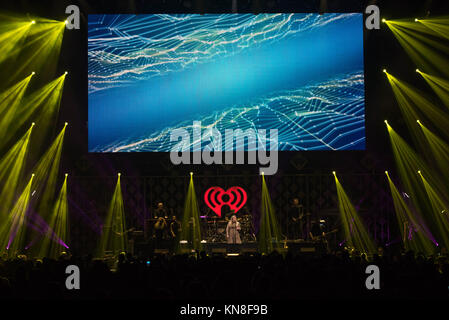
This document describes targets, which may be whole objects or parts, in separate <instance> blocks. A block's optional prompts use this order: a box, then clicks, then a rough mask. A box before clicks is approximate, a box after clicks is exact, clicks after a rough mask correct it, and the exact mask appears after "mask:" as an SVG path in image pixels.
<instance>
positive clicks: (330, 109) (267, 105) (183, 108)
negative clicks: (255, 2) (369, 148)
mask: <svg viewBox="0 0 449 320" xmlns="http://www.w3.org/2000/svg"><path fill="white" fill-rule="evenodd" d="M88 65H89V73H88V82H89V84H88V87H89V89H88V90H89V111H88V130H89V134H88V135H89V151H90V152H169V151H171V149H172V147H173V146H174V145H175V144H176V142H171V141H170V132H171V131H172V130H173V129H176V128H185V129H187V130H188V131H189V132H192V126H193V122H194V121H201V125H202V127H203V128H204V129H206V128H211V127H215V128H217V129H218V130H219V131H220V132H221V133H222V134H224V132H225V130H226V129H241V130H246V129H249V128H251V129H255V130H259V129H265V130H267V131H268V130H270V129H277V130H278V141H279V144H278V150H281V151H299V150H363V149H365V86H364V61H363V17H362V14H323V15H319V14H259V15H253V14H205V15H194V14H187V15H185V14H173V15H168V14H161V15H155V14H152V15H89V28H88ZM256 132H257V131H256ZM223 141H224V139H223ZM193 143H195V142H192V144H193ZM223 144H224V142H223ZM191 147H192V146H186V150H187V149H189V150H193V149H191ZM202 147H203V148H204V146H202ZM223 150H224V145H223Z"/></svg>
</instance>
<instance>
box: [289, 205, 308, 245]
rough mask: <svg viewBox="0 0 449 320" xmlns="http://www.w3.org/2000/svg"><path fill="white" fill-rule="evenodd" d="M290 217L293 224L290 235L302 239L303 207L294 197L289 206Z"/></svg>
mask: <svg viewBox="0 0 449 320" xmlns="http://www.w3.org/2000/svg"><path fill="white" fill-rule="evenodd" d="M290 217H291V218H292V220H293V222H295V224H294V228H293V232H292V236H293V238H294V239H298V238H299V239H304V238H305V237H304V207H303V206H302V204H300V203H299V199H298V198H294V199H293V201H292V206H291V207H290Z"/></svg>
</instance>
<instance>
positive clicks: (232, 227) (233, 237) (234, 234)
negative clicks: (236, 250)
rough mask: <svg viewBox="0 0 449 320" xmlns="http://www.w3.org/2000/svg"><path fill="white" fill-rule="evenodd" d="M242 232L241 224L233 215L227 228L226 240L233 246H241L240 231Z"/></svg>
mask: <svg viewBox="0 0 449 320" xmlns="http://www.w3.org/2000/svg"><path fill="white" fill-rule="evenodd" d="M240 230H241V227H240V222H238V221H237V217H236V216H235V215H233V216H232V217H231V220H229V222H228V225H227V227H226V239H227V240H228V243H231V244H241V243H242V240H240V234H239V231H240Z"/></svg>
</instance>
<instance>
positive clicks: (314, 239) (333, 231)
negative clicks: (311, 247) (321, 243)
mask: <svg viewBox="0 0 449 320" xmlns="http://www.w3.org/2000/svg"><path fill="white" fill-rule="evenodd" d="M337 231H338V229H334V230H332V231H329V232H323V233H324V234H321V235H319V236H313V235H312V234H310V238H311V239H312V241H317V240H321V239H326V237H327V236H328V235H330V234H333V233H336V232H337Z"/></svg>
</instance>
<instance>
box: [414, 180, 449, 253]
mask: <svg viewBox="0 0 449 320" xmlns="http://www.w3.org/2000/svg"><path fill="white" fill-rule="evenodd" d="M418 175H419V176H420V177H421V180H422V182H423V184H424V188H425V189H426V192H427V196H428V197H429V201H430V204H431V207H432V217H433V219H434V222H435V224H436V226H437V227H438V230H439V237H440V239H441V243H440V246H444V248H446V250H449V220H448V219H447V217H446V216H445V215H444V212H448V209H449V205H448V202H447V201H446V200H445V199H444V198H443V197H442V195H441V193H440V192H439V190H438V189H436V188H434V187H432V185H431V184H430V183H429V182H428V181H427V179H426V178H425V177H424V175H423V173H422V172H419V173H418Z"/></svg>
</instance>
